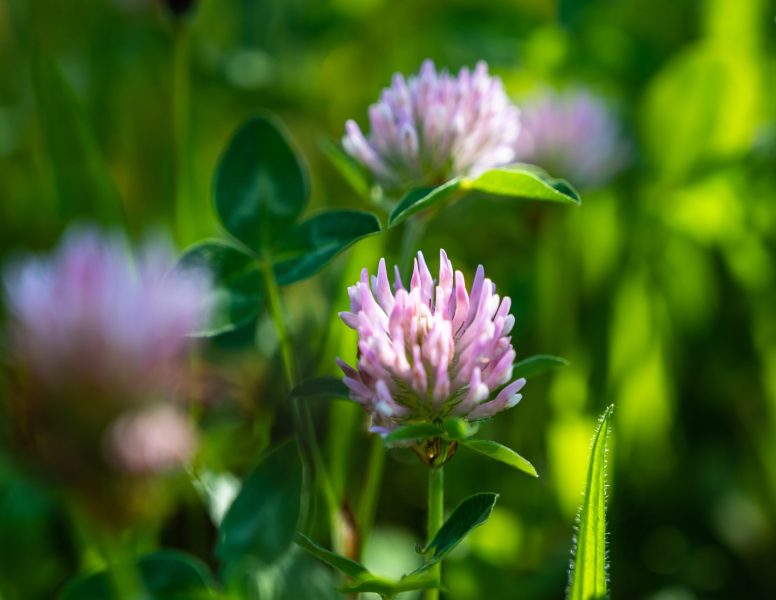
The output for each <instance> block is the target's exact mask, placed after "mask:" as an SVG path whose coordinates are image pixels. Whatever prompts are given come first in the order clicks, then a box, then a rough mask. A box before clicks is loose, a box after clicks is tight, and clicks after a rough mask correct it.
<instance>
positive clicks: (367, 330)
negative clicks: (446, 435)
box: [338, 250, 525, 434]
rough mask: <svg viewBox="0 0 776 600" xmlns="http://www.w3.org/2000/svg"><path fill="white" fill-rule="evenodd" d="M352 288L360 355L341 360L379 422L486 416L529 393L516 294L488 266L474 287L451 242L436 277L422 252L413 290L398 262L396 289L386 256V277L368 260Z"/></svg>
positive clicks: (382, 427)
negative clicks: (490, 275) (451, 256)
mask: <svg viewBox="0 0 776 600" xmlns="http://www.w3.org/2000/svg"><path fill="white" fill-rule="evenodd" d="M348 293H349V295H350V304H351V307H350V311H349V312H343V313H340V317H341V318H342V320H343V321H344V322H345V324H346V325H348V326H349V327H351V328H353V329H355V330H356V331H357V332H358V352H359V359H358V365H357V367H356V368H353V367H350V366H348V365H347V364H345V363H344V362H343V361H342V360H339V359H338V364H339V365H340V367H341V368H342V370H343V371H344V373H345V377H344V382H345V384H346V385H347V386H348V388H350V391H351V398H352V399H353V400H355V401H356V402H358V403H359V404H361V405H362V406H363V407H364V408H365V409H366V410H367V411H368V412H369V413H370V415H371V416H372V427H371V429H372V431H374V432H377V433H380V434H387V433H389V432H390V431H392V430H393V429H395V428H396V427H397V426H400V425H403V424H406V423H411V422H434V421H438V420H440V419H443V418H445V417H448V416H457V417H463V418H466V419H468V420H480V419H485V418H488V417H491V416H492V415H494V414H496V413H498V412H500V411H502V410H505V409H507V408H511V407H512V406H514V405H515V404H517V403H518V402H519V401H520V399H521V395H520V394H519V393H518V392H519V391H520V390H521V389H522V387H523V385H525V379H522V378H521V379H518V380H516V381H511V379H512V369H513V364H514V360H515V349H514V348H513V347H512V343H511V338H510V336H509V333H510V331H511V330H512V327H513V325H514V322H515V319H514V317H513V316H512V315H511V314H509V308H510V305H511V300H510V299H509V297H507V296H505V297H504V298H500V297H499V296H498V295H497V294H496V287H495V285H494V284H493V282H491V280H490V279H487V278H485V272H484V270H483V268H482V266H480V267H478V268H477V272H476V274H475V276H474V281H473V283H472V286H471V292H469V291H467V287H466V282H465V281H464V277H463V274H462V273H461V272H460V271H455V272H453V266H452V264H451V262H450V261H449V260H448V258H447V255H446V254H445V252H444V250H440V267H439V279H438V280H437V281H436V282H434V279H433V278H432V276H431V273H430V272H429V270H428V267H427V265H426V262H425V260H424V259H423V254H421V253H420V252H419V253H418V255H417V258H416V259H415V268H414V271H413V273H412V280H411V283H410V288H409V290H407V289H405V288H404V287H403V286H402V284H401V279H400V277H399V272H398V269H396V282H395V293H393V292H392V291H391V286H390V284H389V282H388V274H387V271H386V267H385V260H381V261H380V264H379V267H378V270H377V277H373V278H372V280H371V282H370V279H369V274H368V272H367V270H366V269H364V270H363V271H362V274H361V280H360V281H359V282H358V283H356V284H355V285H354V286H352V287H350V288H349V289H348Z"/></svg>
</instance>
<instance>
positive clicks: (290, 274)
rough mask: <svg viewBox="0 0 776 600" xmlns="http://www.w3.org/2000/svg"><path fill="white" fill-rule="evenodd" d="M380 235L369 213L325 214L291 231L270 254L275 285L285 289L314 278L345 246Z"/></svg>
mask: <svg viewBox="0 0 776 600" xmlns="http://www.w3.org/2000/svg"><path fill="white" fill-rule="evenodd" d="M378 231H380V222H379V221H378V220H377V217H375V216H374V215H373V214H371V213H367V212H362V211H358V210H327V211H324V212H320V213H318V214H317V215H314V216H312V217H310V218H308V219H307V220H305V221H303V222H302V223H299V224H298V225H295V226H294V227H292V228H291V229H290V230H289V231H288V233H287V234H286V236H285V238H284V240H283V242H282V243H281V244H280V246H279V247H278V248H277V249H276V250H275V251H274V252H275V255H276V258H275V260H276V262H275V266H274V269H275V276H276V277H277V280H278V284H280V285H288V284H290V283H294V282H295V281H301V280H302V279H306V278H308V277H310V276H312V275H315V274H316V273H317V272H318V271H320V270H321V269H322V268H323V267H325V266H326V264H327V263H328V262H329V261H330V260H331V259H332V258H334V257H335V256H336V255H337V254H339V253H340V252H342V251H343V250H345V249H346V248H347V247H348V246H350V245H351V244H353V243H354V242H356V241H358V240H359V239H361V238H363V237H364V236H367V235H371V234H373V233H377V232H378Z"/></svg>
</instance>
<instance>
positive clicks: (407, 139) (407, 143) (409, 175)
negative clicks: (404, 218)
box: [342, 60, 520, 188]
mask: <svg viewBox="0 0 776 600" xmlns="http://www.w3.org/2000/svg"><path fill="white" fill-rule="evenodd" d="M519 117H520V112H519V111H518V109H517V107H515V106H514V105H513V104H512V103H511V102H510V100H509V98H508V97H507V95H506V93H505V92H504V87H503V85H502V83H501V80H500V79H499V78H498V77H491V76H490V75H489V74H488V65H487V64H486V63H485V62H482V61H481V62H479V63H477V66H476V68H475V69H474V71H473V72H470V71H469V69H468V68H463V69H461V70H460V72H459V73H458V76H457V77H455V76H452V75H450V74H449V73H448V72H447V71H444V70H442V71H439V72H438V71H437V70H436V68H435V67H434V63H433V62H432V61H430V60H427V61H425V62H424V63H423V66H422V67H421V69H420V74H419V75H417V76H410V77H409V78H407V79H406V80H405V78H404V76H403V75H401V74H399V73H396V74H395V75H394V76H393V81H392V84H391V86H390V87H389V88H386V89H384V90H383V92H382V94H381V96H380V100H379V101H378V102H377V103H376V104H373V105H371V106H370V107H369V124H370V127H371V132H370V133H369V135H368V137H365V136H364V134H363V133H362V132H361V129H360V128H359V126H358V125H357V124H356V122H355V121H353V120H349V121H348V122H347V123H346V125H345V132H346V133H345V137H344V138H343V139H342V145H343V147H344V148H345V151H346V152H347V153H348V154H350V155H351V156H352V157H353V158H354V159H356V160H357V161H358V162H360V163H361V164H362V165H363V166H364V167H366V168H367V169H368V170H369V171H371V172H372V174H373V175H374V177H375V179H376V180H377V181H378V182H379V183H380V184H381V185H383V186H385V187H387V188H403V187H409V186H412V185H418V184H422V183H426V184H438V183H442V182H444V181H446V180H448V179H450V178H452V177H454V176H457V175H469V174H477V173H479V172H482V171H484V170H486V169H489V168H492V167H496V166H500V165H505V164H507V163H510V162H511V161H512V160H513V158H514V152H515V151H514V145H515V141H516V140H517V137H518V132H519V131H520V119H519Z"/></svg>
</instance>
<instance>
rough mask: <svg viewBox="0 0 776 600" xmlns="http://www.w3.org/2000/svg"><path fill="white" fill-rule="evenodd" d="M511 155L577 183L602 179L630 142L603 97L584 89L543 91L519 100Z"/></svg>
mask: <svg viewBox="0 0 776 600" xmlns="http://www.w3.org/2000/svg"><path fill="white" fill-rule="evenodd" d="M522 126H523V128H522V130H521V132H520V136H519V137H518V139H517V143H516V145H515V158H516V160H518V161H520V162H527V163H532V164H535V165H537V166H539V167H542V168H543V169H546V170H547V171H549V172H550V173H552V174H553V175H558V176H562V177H566V178H567V179H569V180H570V181H571V182H572V183H574V184H576V185H580V186H595V185H600V184H603V183H606V182H607V181H608V180H609V179H611V178H612V177H613V176H614V175H615V174H616V173H617V172H618V171H619V170H620V169H622V168H623V166H625V163H626V161H627V158H628V154H629V146H628V144H627V143H626V142H625V141H624V139H623V138H622V136H621V131H620V125H619V123H618V121H617V119H616V118H615V115H614V114H613V112H612V110H611V108H610V107H609V106H608V105H607V104H606V102H605V101H604V100H603V99H602V98H600V97H598V96H596V95H594V94H593V93H591V92H589V91H587V90H583V89H582V90H579V89H578V90H574V91H568V92H564V93H557V92H544V93H542V94H541V95H539V96H537V97H536V98H534V99H533V100H530V101H527V102H526V103H524V104H523V112H522Z"/></svg>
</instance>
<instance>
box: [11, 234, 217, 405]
mask: <svg viewBox="0 0 776 600" xmlns="http://www.w3.org/2000/svg"><path fill="white" fill-rule="evenodd" d="M172 264H173V252H172V247H171V246H170V245H169V244H167V243H166V242H165V241H164V240H162V239H158V238H157V239H153V240H149V241H148V242H146V244H145V245H144V246H143V247H142V248H141V249H140V251H139V252H138V253H137V254H136V255H135V256H132V254H131V253H130V251H129V249H128V247H127V245H126V242H125V241H124V239H123V238H121V237H120V236H119V235H105V234H101V233H100V232H98V231H97V230H95V229H92V228H88V227H77V228H74V229H71V230H70V231H68V232H67V233H66V234H65V236H64V238H63V240H62V242H61V243H60V245H59V248H58V249H57V250H55V251H54V252H53V254H52V255H51V256H37V257H36V256H30V257H26V258H23V259H21V260H20V261H17V262H16V263H14V264H11V265H9V266H8V267H7V268H6V270H5V273H4V275H5V276H4V283H5V291H6V297H7V305H8V308H9V311H10V314H11V317H12V318H11V331H12V340H11V344H12V352H13V355H14V358H15V359H17V360H18V362H20V363H21V364H22V365H23V366H24V368H25V370H27V371H29V372H30V373H31V374H32V375H33V376H34V377H35V379H36V381H38V382H39V383H40V384H41V385H42V386H43V387H45V388H46V389H48V390H50V391H52V392H54V393H58V392H59V391H60V390H73V389H78V390H83V389H88V390H91V391H93V392H95V393H98V394H107V395H109V396H112V397H115V398H121V399H130V400H142V401H147V400H150V399H152V398H153V397H154V396H156V395H167V394H171V393H172V390H171V388H172V387H173V385H174V384H175V377H174V376H175V375H176V372H177V370H178V368H179V366H180V365H181V359H182V358H183V357H184V354H185V350H186V347H187V345H188V339H187V335H188V334H189V333H190V332H191V331H192V330H193V329H194V328H196V327H198V326H199V325H201V324H203V322H204V320H205V319H206V317H207V306H206V305H205V303H204V300H203V298H205V295H206V291H207V288H208V285H209V280H208V277H207V276H206V274H204V273H201V272H194V271H189V272H182V271H177V270H176V271H170V267H171V266H172Z"/></svg>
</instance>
